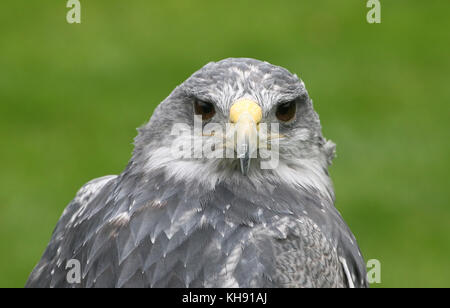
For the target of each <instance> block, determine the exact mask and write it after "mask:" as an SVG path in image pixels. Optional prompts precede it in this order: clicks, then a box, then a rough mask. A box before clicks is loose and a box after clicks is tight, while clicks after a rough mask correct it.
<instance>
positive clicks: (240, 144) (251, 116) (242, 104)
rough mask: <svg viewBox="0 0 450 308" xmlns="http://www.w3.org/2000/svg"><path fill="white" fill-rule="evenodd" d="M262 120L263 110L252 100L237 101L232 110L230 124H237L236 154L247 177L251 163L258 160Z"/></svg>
mask: <svg viewBox="0 0 450 308" xmlns="http://www.w3.org/2000/svg"><path fill="white" fill-rule="evenodd" d="M261 119H262V109H261V107H260V106H259V105H258V104H257V103H256V102H254V101H252V100H250V99H240V100H238V101H236V102H235V103H234V104H233V105H232V106H231V109H230V122H231V123H234V124H235V133H236V138H235V140H236V153H237V157H238V158H239V160H240V166H241V172H242V174H243V175H247V174H248V171H249V169H250V161H251V159H252V158H256V154H257V146H258V127H257V126H258V124H259V123H260V122H261Z"/></svg>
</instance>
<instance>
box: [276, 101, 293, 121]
mask: <svg viewBox="0 0 450 308" xmlns="http://www.w3.org/2000/svg"><path fill="white" fill-rule="evenodd" d="M296 110H297V104H296V102H295V101H291V102H287V103H284V104H281V105H280V106H278V108H277V112H276V116H277V119H278V120H280V121H282V122H289V121H290V120H292V119H293V118H294V117H295V112H296Z"/></svg>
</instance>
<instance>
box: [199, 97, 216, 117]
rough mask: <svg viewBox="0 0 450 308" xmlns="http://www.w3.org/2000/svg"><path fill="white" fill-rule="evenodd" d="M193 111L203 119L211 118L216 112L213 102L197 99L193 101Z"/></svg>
mask: <svg viewBox="0 0 450 308" xmlns="http://www.w3.org/2000/svg"><path fill="white" fill-rule="evenodd" d="M194 111H195V114H196V115H201V116H202V119H203V121H206V120H209V119H211V118H212V117H213V116H214V115H215V114H216V110H215V109H214V105H213V104H211V103H209V102H205V101H201V100H199V99H196V100H195V102H194Z"/></svg>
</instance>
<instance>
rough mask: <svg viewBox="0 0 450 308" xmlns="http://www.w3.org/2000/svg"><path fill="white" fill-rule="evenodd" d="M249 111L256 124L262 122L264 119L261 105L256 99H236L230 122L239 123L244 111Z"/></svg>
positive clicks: (232, 107)
mask: <svg viewBox="0 0 450 308" xmlns="http://www.w3.org/2000/svg"><path fill="white" fill-rule="evenodd" d="M245 112H247V113H249V114H250V115H251V117H252V118H253V120H254V121H255V124H258V123H259V122H261V119H262V109H261V107H260V106H259V105H258V104H257V103H256V102H254V101H252V100H250V99H246V98H243V99H240V100H238V101H236V102H235V103H234V104H233V105H232V106H231V109H230V122H231V123H237V121H239V118H240V117H241V115H242V114H243V113H245Z"/></svg>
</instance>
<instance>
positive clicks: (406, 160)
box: [0, 0, 450, 287]
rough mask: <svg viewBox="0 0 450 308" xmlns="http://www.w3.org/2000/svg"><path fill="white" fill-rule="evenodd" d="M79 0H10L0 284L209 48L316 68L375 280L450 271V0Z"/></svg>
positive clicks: (345, 201)
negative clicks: (370, 15) (377, 272)
mask: <svg viewBox="0 0 450 308" xmlns="http://www.w3.org/2000/svg"><path fill="white" fill-rule="evenodd" d="M381 2H382V23H381V24H376V25H375V24H368V23H367V22H366V14H367V12H368V9H367V8H366V1H364V0H349V1H336V0H329V1H261V0H258V1H220V2H219V1H187V0H183V1H181V0H179V1H173V0H169V1H158V2H156V1H153V2H151V1H148V0H147V1H115V0H114V1H94V0H89V1H87V0H81V4H82V23H81V24H80V25H75V24H73V25H70V24H68V23H67V22H66V12H67V11H68V9H67V8H66V7H65V4H66V1H37V0H26V1H25V0H15V1H11V0H10V1H3V2H2V3H1V5H0V163H1V166H0V287H22V286H23V285H24V283H25V281H26V279H27V276H28V275H29V273H30V271H31V270H32V268H33V267H34V265H35V264H36V263H37V262H38V260H39V258H40V256H41V254H42V253H43V251H44V248H45V246H46V244H47V242H48V240H49V238H50V235H51V232H52V230H53V228H54V226H55V224H56V222H57V220H58V218H59V216H60V214H61V213H62V211H63V209H64V207H65V206H66V205H67V204H68V202H69V201H70V200H71V199H72V198H73V197H74V195H75V193H76V191H77V190H78V189H79V188H80V187H81V186H82V185H83V184H84V183H86V182H87V181H89V180H90V179H93V178H95V177H99V176H103V175H107V174H117V173H120V172H121V171H122V170H123V168H124V167H125V166H126V164H127V161H128V159H129V158H130V153H131V151H132V149H133V147H132V141H133V138H134V137H135V135H136V130H135V128H136V127H138V126H140V125H142V124H144V123H145V122H146V121H147V120H148V119H149V117H150V115H151V113H152V111H153V109H154V108H155V106H156V105H157V104H158V103H159V102H160V101H161V100H163V99H164V98H165V97H166V96H167V95H168V94H169V93H170V91H171V90H172V89H173V88H174V87H175V86H176V85H178V84H180V83H181V82H182V81H183V80H185V79H186V78H187V77H188V76H189V75H190V74H192V73H193V72H194V71H196V70H197V69H198V68H200V67H201V66H203V65H204V64H206V63H207V62H209V61H216V60H220V59H222V58H227V57H253V58H257V59H261V60H266V61H269V62H271V63H274V64H277V65H281V66H284V67H286V68H288V69H289V70H291V71H292V72H295V73H297V74H298V75H299V76H300V77H301V78H302V79H303V80H304V81H305V83H306V86H307V87H308V89H309V92H310V94H311V96H312V98H313V99H314V102H315V106H316V109H317V110H318V112H319V114H320V116H321V120H322V124H323V130H324V134H325V136H326V137H327V138H329V139H331V140H333V141H335V142H336V143H337V145H338V147H337V150H338V157H337V159H336V160H335V161H334V165H333V166H332V168H331V175H332V177H333V180H334V182H335V187H336V194H337V207H338V208H339V210H340V211H341V212H342V214H343V216H344V218H345V219H346V221H347V222H348V224H349V225H350V227H351V229H352V230H353V232H354V233H355V235H356V237H357V238H358V242H359V244H360V246H361V249H362V251H363V254H364V256H365V257H366V259H378V260H380V261H381V266H382V268H381V274H382V277H381V279H382V283H381V284H379V285H373V286H374V287H413V286H414V287H432V286H447V287H449V286H450V258H449V256H450V207H449V187H448V184H449V174H448V172H449V156H450V155H449V154H450V153H449V152H450V146H449V137H450V136H449V128H450V127H449V126H450V125H449V111H450V110H449V99H450V85H449V81H450V80H449V79H450V78H449V76H450V73H449V72H450V65H449V64H450V62H449V60H450V57H449V42H450V35H449V28H450V27H449V26H450V19H449V18H448V13H449V11H450V1H406V0H404V1H402V0H397V1H381Z"/></svg>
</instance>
